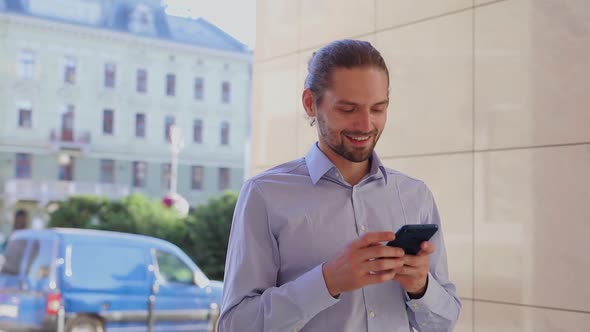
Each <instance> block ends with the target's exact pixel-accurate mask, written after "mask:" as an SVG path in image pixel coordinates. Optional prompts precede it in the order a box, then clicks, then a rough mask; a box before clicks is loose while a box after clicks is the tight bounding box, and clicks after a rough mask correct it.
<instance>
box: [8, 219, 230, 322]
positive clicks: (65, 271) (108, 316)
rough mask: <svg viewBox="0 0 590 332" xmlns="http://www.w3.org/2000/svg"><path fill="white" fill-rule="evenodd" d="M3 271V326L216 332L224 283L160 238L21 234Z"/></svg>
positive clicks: (53, 231) (42, 232)
mask: <svg viewBox="0 0 590 332" xmlns="http://www.w3.org/2000/svg"><path fill="white" fill-rule="evenodd" d="M4 255H5V261H4V264H3V265H2V268H1V270H0V330H1V331H9V332H19V331H52V332H55V331H57V332H104V331H107V332H117V331H120V332H123V331H125V332H133V331H138V332H139V331H141V332H146V331H149V332H156V331H157V332H173V331H215V326H216V323H217V318H218V317H219V306H220V304H221V294H222V283H221V282H218V281H210V280H209V279H207V277H206V276H205V275H204V274H203V272H201V270H200V269H199V268H198V267H197V266H196V265H195V264H194V263H193V262H192V261H191V259H190V258H189V257H188V256H187V255H186V254H185V253H184V252H182V250H180V249H179V248H178V247H177V246H175V245H173V244H171V243H169V242H167V241H163V240H160V239H156V238H152V237H148V236H142V235H135V234H124V233H117V232H106V231H96V230H80V229H65V228H64V229H60V228H55V229H45V230H22V231H16V232H14V233H13V234H12V236H11V237H10V239H9V241H8V243H7V246H6V251H5V253H4Z"/></svg>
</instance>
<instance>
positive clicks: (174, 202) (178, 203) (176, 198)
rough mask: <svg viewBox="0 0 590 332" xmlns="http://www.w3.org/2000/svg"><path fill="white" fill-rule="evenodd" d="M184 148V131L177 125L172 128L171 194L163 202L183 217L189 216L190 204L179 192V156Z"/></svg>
mask: <svg viewBox="0 0 590 332" xmlns="http://www.w3.org/2000/svg"><path fill="white" fill-rule="evenodd" d="M183 147H184V142H183V140H182V131H181V129H180V127H177V126H176V125H175V124H173V125H171V126H170V151H171V152H172V161H171V163H170V192H169V193H168V194H167V195H166V196H165V197H164V200H163V201H162V202H163V203H164V205H166V206H168V207H174V208H175V209H176V211H177V212H178V215H179V216H181V217H186V216H187V215H188V210H189V204H188V202H187V201H186V199H184V197H182V196H180V195H179V194H178V192H177V183H178V155H179V154H180V150H182V148H183Z"/></svg>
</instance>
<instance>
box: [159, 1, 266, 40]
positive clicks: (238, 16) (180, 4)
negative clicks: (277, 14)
mask: <svg viewBox="0 0 590 332" xmlns="http://www.w3.org/2000/svg"><path fill="white" fill-rule="evenodd" d="M163 2H164V3H165V4H167V8H166V12H167V13H168V14H170V15H175V16H183V17H194V18H197V17H202V18H204V19H206V20H207V21H209V22H211V23H213V24H215V25H216V26H217V27H219V28H221V29H222V30H224V31H225V32H227V33H228V34H230V35H231V36H232V37H234V38H236V39H237V40H239V41H240V42H242V43H244V44H246V45H248V48H250V49H252V50H253V49H254V46H255V44H256V0H164V1H163Z"/></svg>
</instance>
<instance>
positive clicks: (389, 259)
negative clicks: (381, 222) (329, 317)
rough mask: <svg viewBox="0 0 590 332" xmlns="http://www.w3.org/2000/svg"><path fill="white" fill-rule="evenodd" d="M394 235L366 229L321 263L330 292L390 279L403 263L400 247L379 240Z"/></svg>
mask: <svg viewBox="0 0 590 332" xmlns="http://www.w3.org/2000/svg"><path fill="white" fill-rule="evenodd" d="M394 238H395V234H393V233H392V232H372V233H367V234H365V235H363V236H362V237H360V238H359V239H358V240H355V241H353V242H351V243H350V244H349V245H347V246H346V247H345V248H344V249H343V250H342V251H341V252H340V253H339V254H338V255H336V257H334V258H332V259H331V260H330V261H328V262H326V263H324V265H323V266H322V272H323V274H324V280H325V282H326V286H327V287H328V291H329V292H330V295H332V296H338V295H340V294H341V293H343V292H349V291H352V290H355V289H359V288H362V287H364V286H366V285H370V284H379V283H382V282H386V281H390V280H393V279H394V277H395V275H396V272H397V271H398V269H400V268H402V266H403V265H404V262H405V261H404V260H403V259H402V258H403V257H404V251H403V249H401V248H394V247H390V246H387V245H384V244H383V243H382V242H386V241H391V240H393V239H394Z"/></svg>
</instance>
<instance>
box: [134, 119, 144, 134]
mask: <svg viewBox="0 0 590 332" xmlns="http://www.w3.org/2000/svg"><path fill="white" fill-rule="evenodd" d="M135 137H145V114H143V113H136V114H135Z"/></svg>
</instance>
